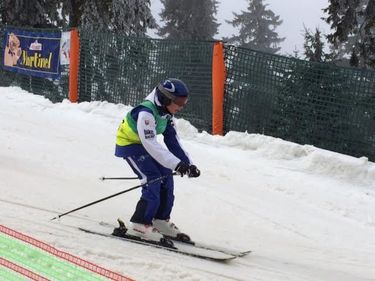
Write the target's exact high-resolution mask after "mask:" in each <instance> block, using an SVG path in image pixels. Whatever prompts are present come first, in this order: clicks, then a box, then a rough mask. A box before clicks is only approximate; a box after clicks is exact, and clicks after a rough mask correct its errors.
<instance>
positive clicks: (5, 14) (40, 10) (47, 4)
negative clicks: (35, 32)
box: [1, 0, 62, 27]
mask: <svg viewBox="0 0 375 281" xmlns="http://www.w3.org/2000/svg"><path fill="white" fill-rule="evenodd" d="M59 8H60V1H59V0H51V1H44V0H17V1H14V0H2V1H1V18H2V22H3V23H6V24H9V25H14V26H31V27H56V26H59V25H61V22H62V19H61V18H60V17H59V14H58V9H59Z"/></svg>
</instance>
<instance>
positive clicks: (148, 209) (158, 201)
mask: <svg viewBox="0 0 375 281" xmlns="http://www.w3.org/2000/svg"><path fill="white" fill-rule="evenodd" d="M124 159H125V160H126V161H127V162H128V164H129V165H130V167H131V168H132V169H133V171H134V173H135V174H136V175H137V176H138V177H139V179H140V180H141V183H142V184H143V183H146V182H149V181H152V180H154V179H157V178H160V177H162V176H167V177H166V178H164V179H162V180H159V181H156V182H153V183H151V184H147V185H145V186H143V187H142V196H141V198H140V200H139V201H138V203H137V206H136V209H135V212H134V214H133V216H132V217H131V219H130V221H131V222H134V223H142V224H152V220H153V219H161V220H166V219H169V218H170V214H171V211H172V207H173V202H174V194H173V189H174V184H173V176H172V170H170V169H168V168H165V167H164V166H162V165H160V164H159V163H158V162H157V161H156V160H154V158H152V157H151V155H150V154H148V153H147V152H146V150H144V152H142V153H141V154H137V155H131V156H127V157H124Z"/></svg>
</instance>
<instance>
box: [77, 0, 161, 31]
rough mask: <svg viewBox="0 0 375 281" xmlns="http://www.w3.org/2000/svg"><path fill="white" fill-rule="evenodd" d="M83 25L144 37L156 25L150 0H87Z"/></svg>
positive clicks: (83, 9)
mask: <svg viewBox="0 0 375 281" xmlns="http://www.w3.org/2000/svg"><path fill="white" fill-rule="evenodd" d="M81 25H82V26H84V27H86V28H89V29H92V30H113V31H117V32H122V33H125V34H127V35H130V34H135V35H144V34H145V33H146V31H147V28H155V27H156V23H155V19H154V17H153V16H152V15H151V11H150V0H86V1H85V2H84V3H83V6H82V18H81Z"/></svg>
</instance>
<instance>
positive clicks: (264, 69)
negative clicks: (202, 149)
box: [0, 26, 375, 161]
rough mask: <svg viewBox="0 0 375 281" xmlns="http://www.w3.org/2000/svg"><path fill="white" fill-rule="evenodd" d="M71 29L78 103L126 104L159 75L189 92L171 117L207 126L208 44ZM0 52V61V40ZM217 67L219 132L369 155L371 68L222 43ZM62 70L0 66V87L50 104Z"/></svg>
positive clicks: (372, 138)
mask: <svg viewBox="0 0 375 281" xmlns="http://www.w3.org/2000/svg"><path fill="white" fill-rule="evenodd" d="M3 30H4V29H3V27H1V26H0V32H1V34H3ZM79 33H80V44H81V45H80V46H81V47H80V69H79V101H93V100H102V101H104V100H105V101H108V102H113V103H123V104H126V105H132V106H134V105H136V104H137V103H139V102H140V101H142V99H143V98H144V97H145V96H146V95H147V94H148V93H149V92H150V91H151V90H152V89H153V87H155V85H156V84H157V83H158V82H159V81H161V80H163V79H165V78H167V77H176V78H180V79H182V80H184V81H185V82H186V83H187V84H188V86H189V87H190V89H191V92H192V95H191V98H190V102H189V103H188V105H187V107H186V108H185V110H184V111H182V112H181V113H180V114H179V115H178V117H182V118H185V119H187V120H189V121H190V122H191V123H192V124H193V125H194V126H195V127H197V128H198V129H199V130H206V131H208V132H211V128H212V125H211V124H212V117H211V116H212V96H211V95H212V94H211V67H212V49H213V42H207V41H173V40H159V39H150V38H141V37H127V36H124V35H119V34H114V33H98V32H92V31H88V30H84V29H80V30H79ZM2 43H3V42H2V40H1V44H2ZM0 51H1V55H0V56H1V57H0V58H1V60H2V46H1V50H0ZM225 65H226V70H227V79H226V82H225V104H224V131H225V132H228V131H231V130H233V131H240V132H244V131H247V132H249V133H260V134H266V135H269V136H273V137H279V138H282V139H285V140H289V141H293V142H297V143H300V144H312V145H315V146H317V147H321V148H325V149H328V150H333V151H337V152H340V153H345V154H349V155H352V156H357V157H359V156H367V157H368V158H369V159H370V160H371V161H374V160H375V112H374V111H375V72H374V71H365V70H356V69H349V68H340V67H336V66H334V65H330V64H324V63H310V62H306V61H302V60H297V59H293V58H287V57H283V56H277V55H271V54H266V53H262V52H257V51H253V50H249V49H244V48H238V47H234V46H230V45H225ZM62 71H63V74H62V78H61V80H60V81H49V80H46V79H42V78H35V77H29V76H23V75H17V74H15V73H11V72H6V71H3V70H0V74H1V78H0V86H10V85H16V86H20V87H22V88H23V89H25V90H27V91H30V92H33V93H36V94H40V95H44V96H46V97H47V98H49V99H50V100H52V101H54V102H57V101H61V100H62V99H64V98H67V96H68V74H69V73H68V72H69V69H68V68H62ZM119 118H121V117H119Z"/></svg>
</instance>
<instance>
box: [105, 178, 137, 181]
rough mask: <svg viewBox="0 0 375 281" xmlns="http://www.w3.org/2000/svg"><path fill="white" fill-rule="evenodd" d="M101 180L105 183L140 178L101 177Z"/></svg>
mask: <svg viewBox="0 0 375 281" xmlns="http://www.w3.org/2000/svg"><path fill="white" fill-rule="evenodd" d="M99 179H100V180H102V181H105V180H136V179H139V178H138V177H101V178H99Z"/></svg>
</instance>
